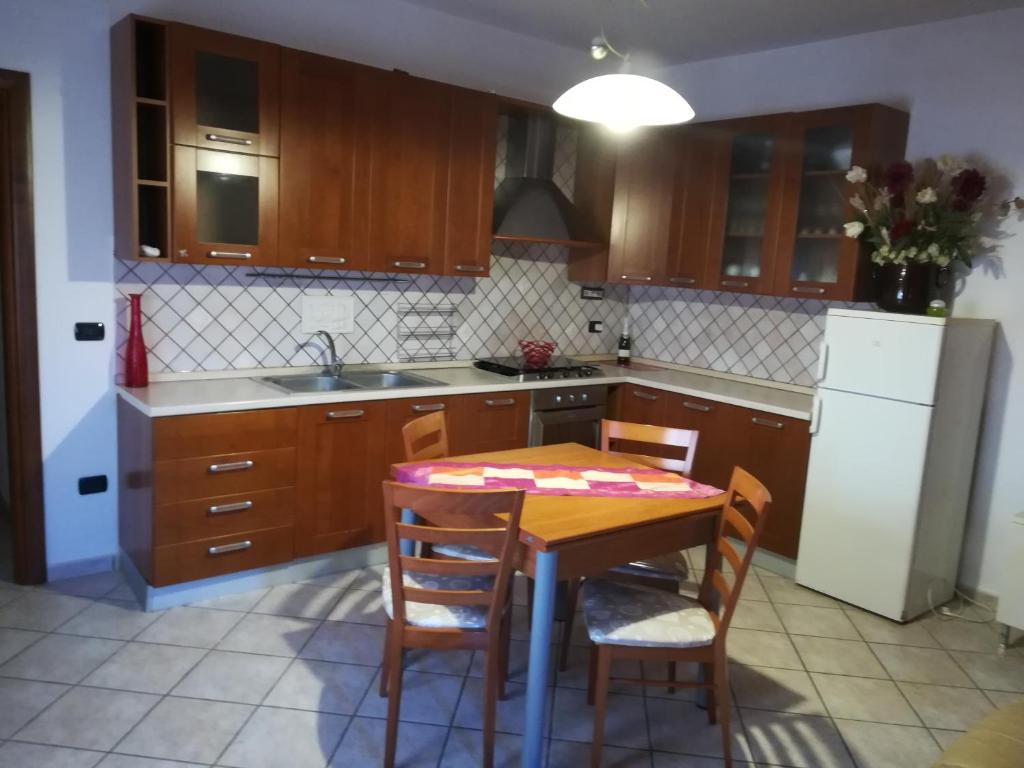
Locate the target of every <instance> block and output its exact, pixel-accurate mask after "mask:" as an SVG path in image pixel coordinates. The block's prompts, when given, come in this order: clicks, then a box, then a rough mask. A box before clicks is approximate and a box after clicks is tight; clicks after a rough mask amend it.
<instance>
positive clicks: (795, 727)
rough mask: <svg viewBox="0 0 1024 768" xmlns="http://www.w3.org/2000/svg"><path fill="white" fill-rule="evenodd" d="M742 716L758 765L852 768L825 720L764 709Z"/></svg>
mask: <svg viewBox="0 0 1024 768" xmlns="http://www.w3.org/2000/svg"><path fill="white" fill-rule="evenodd" d="M742 715H743V726H744V729H745V730H746V733H747V739H748V741H749V743H750V749H751V751H752V752H753V758H754V761H755V762H757V763H767V764H769V765H786V766H793V768H854V764H853V761H852V760H851V759H850V754H849V752H848V751H847V749H846V746H845V745H844V744H843V740H842V738H841V737H840V736H839V731H837V730H836V727H835V725H834V724H833V723H832V720H831V719H829V718H827V717H814V716H812V715H794V714H789V713H786V712H766V711H763V710H743V712H742ZM862 768H867V767H866V766H864V767H862ZM901 768H909V766H902V767H901Z"/></svg>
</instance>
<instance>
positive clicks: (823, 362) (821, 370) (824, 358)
mask: <svg viewBox="0 0 1024 768" xmlns="http://www.w3.org/2000/svg"><path fill="white" fill-rule="evenodd" d="M827 370H828V344H827V343H825V342H824V341H823V342H821V354H819V355H818V375H817V376H815V377H814V380H815V382H816V383H817V384H821V382H823V381H824V380H825V372H826V371H827Z"/></svg>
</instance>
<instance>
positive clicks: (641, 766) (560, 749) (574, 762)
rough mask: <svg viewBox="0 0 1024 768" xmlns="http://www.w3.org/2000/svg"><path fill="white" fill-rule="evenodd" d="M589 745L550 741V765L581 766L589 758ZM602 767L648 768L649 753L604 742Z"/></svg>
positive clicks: (575, 742)
mask: <svg viewBox="0 0 1024 768" xmlns="http://www.w3.org/2000/svg"><path fill="white" fill-rule="evenodd" d="M590 751H591V745H590V744H588V743H583V742H579V741H559V740H558V739H553V740H552V741H551V746H550V751H549V752H548V765H550V766H563V765H564V766H582V765H587V764H588V761H589V760H590ZM601 765H602V766H603V767H604V768H650V766H651V753H650V752H648V751H647V750H646V749H643V750H640V749H626V748H624V747H615V746H611V745H610V744H605V745H604V746H603V747H602V749H601Z"/></svg>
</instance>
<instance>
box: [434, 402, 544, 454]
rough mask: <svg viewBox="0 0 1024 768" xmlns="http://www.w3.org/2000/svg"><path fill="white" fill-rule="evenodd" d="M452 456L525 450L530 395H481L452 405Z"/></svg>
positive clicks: (528, 425)
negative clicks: (453, 420)
mask: <svg viewBox="0 0 1024 768" xmlns="http://www.w3.org/2000/svg"><path fill="white" fill-rule="evenodd" d="M454 410H455V414H456V418H455V422H456V427H455V429H454V430H452V434H453V438H452V446H451V451H452V453H453V454H460V453H486V452H487V451H507V450H511V449H513V448H525V447H526V442H527V437H528V433H529V427H530V393H529V392H523V391H520V392H483V393H481V394H478V395H463V396H462V397H460V398H458V399H457V401H456V403H455V407H454Z"/></svg>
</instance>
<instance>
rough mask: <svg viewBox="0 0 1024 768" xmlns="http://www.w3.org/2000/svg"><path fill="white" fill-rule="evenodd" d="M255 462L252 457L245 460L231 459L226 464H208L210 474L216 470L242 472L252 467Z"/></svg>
mask: <svg viewBox="0 0 1024 768" xmlns="http://www.w3.org/2000/svg"><path fill="white" fill-rule="evenodd" d="M255 464H256V462H254V461H253V460H252V459H246V460H245V461H231V462H228V463H227V464H211V465H210V466H209V471H210V472H211V473H212V474H217V473H218V472H242V471H244V470H246V469H252V468H253V467H254V466H255Z"/></svg>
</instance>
